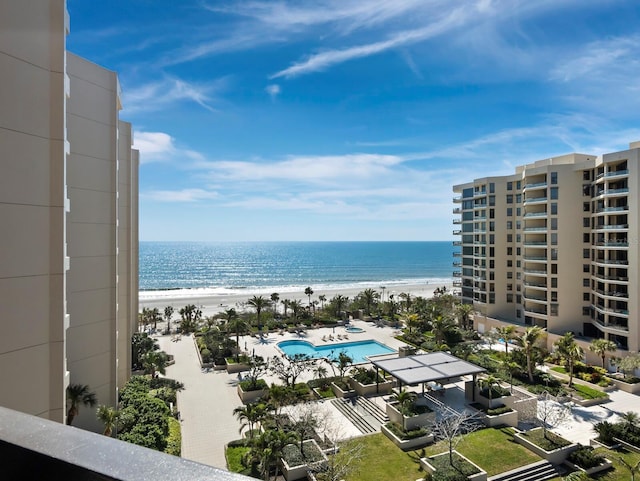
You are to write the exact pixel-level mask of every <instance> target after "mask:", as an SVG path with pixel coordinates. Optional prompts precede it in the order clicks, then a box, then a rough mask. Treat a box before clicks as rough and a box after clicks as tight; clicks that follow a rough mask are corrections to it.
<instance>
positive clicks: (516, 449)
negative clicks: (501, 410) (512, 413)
mask: <svg viewBox="0 0 640 481" xmlns="http://www.w3.org/2000/svg"><path fill="white" fill-rule="evenodd" d="M348 442H349V443H364V449H363V457H362V459H360V460H358V461H357V462H356V463H355V465H354V466H355V468H356V470H355V471H354V472H353V473H351V474H350V475H349V476H347V477H346V480H347V481H379V480H382V479H393V480H398V481H405V480H406V481H415V480H416V479H418V478H420V477H424V474H423V473H422V474H421V472H420V466H419V459H420V458H421V457H426V456H433V455H435V454H440V453H443V452H448V448H447V444H446V442H442V441H441V442H439V443H436V444H432V445H431V446H427V447H426V448H423V449H419V450H416V451H408V452H403V451H402V450H400V449H399V448H397V447H396V446H395V445H394V444H393V443H392V442H391V441H390V440H389V439H387V437H386V436H385V435H384V434H381V433H379V434H373V435H370V436H365V437H362V438H357V439H354V440H351V441H348ZM487 446H490V447H491V448H490V449H487ZM456 450H457V451H458V452H460V454H462V455H464V456H466V457H467V458H469V459H470V460H471V461H473V462H474V463H475V464H477V465H478V466H480V467H481V468H482V469H484V470H485V471H486V472H487V475H488V476H494V475H496V474H499V473H502V472H505V471H509V470H511V469H515V468H517V467H520V466H525V465H527V464H530V463H534V462H536V461H540V459H541V458H540V457H539V456H537V455H536V454H534V453H532V452H531V451H529V450H528V449H527V448H525V447H524V446H521V445H520V444H518V443H516V442H515V441H514V440H513V435H512V431H511V430H510V429H508V428H488V429H482V430H479V431H475V432H473V433H471V434H468V435H467V436H465V438H464V439H463V440H462V441H461V442H460V444H458V446H457V448H456Z"/></svg>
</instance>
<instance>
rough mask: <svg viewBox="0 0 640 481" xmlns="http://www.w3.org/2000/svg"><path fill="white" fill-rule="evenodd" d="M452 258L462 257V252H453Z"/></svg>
mask: <svg viewBox="0 0 640 481" xmlns="http://www.w3.org/2000/svg"><path fill="white" fill-rule="evenodd" d="M453 257H462V252H454V253H453Z"/></svg>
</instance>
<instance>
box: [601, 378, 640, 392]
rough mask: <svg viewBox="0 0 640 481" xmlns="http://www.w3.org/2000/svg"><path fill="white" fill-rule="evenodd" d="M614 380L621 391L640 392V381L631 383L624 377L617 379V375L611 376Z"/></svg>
mask: <svg viewBox="0 0 640 481" xmlns="http://www.w3.org/2000/svg"><path fill="white" fill-rule="evenodd" d="M609 379H611V380H612V381H613V384H615V386H616V387H617V388H618V389H620V390H621V391H624V392H628V393H631V394H638V393H640V382H636V383H630V382H625V381H623V380H622V379H616V378H615V377H612V378H609Z"/></svg>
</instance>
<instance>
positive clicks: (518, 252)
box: [516, 247, 520, 256]
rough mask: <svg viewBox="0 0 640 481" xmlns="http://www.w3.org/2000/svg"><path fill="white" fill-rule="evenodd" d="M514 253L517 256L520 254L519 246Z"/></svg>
mask: <svg viewBox="0 0 640 481" xmlns="http://www.w3.org/2000/svg"><path fill="white" fill-rule="evenodd" d="M516 255H517V256H519V255H520V247H516Z"/></svg>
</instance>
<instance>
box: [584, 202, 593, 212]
mask: <svg viewBox="0 0 640 481" xmlns="http://www.w3.org/2000/svg"><path fill="white" fill-rule="evenodd" d="M590 210H591V207H590V206H589V202H583V203H582V211H583V212H589V211H590Z"/></svg>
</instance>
